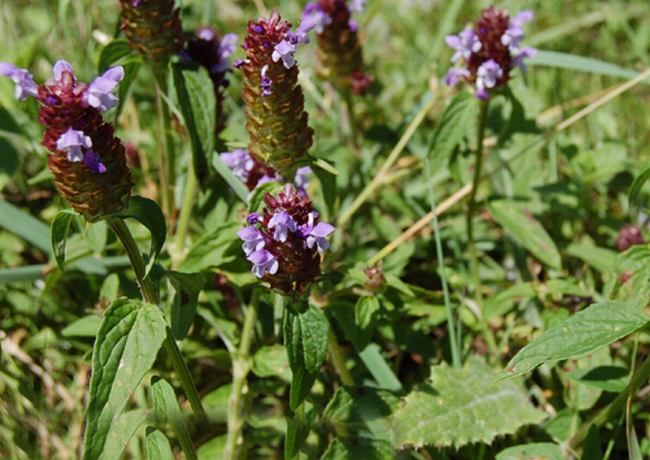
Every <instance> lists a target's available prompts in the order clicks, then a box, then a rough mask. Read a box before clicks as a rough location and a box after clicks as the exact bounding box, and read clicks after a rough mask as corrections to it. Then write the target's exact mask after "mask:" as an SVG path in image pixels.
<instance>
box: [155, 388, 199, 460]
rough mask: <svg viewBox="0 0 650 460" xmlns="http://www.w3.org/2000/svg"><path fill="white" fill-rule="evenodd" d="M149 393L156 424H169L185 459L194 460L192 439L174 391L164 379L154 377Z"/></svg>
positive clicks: (194, 453)
mask: <svg viewBox="0 0 650 460" xmlns="http://www.w3.org/2000/svg"><path fill="white" fill-rule="evenodd" d="M151 392H152V394H153V398H152V399H153V412H154V417H155V418H156V420H157V421H158V424H160V425H164V424H165V423H169V424H170V425H171V426H172V429H173V430H174V433H175V434H176V438H177V439H178V442H179V443H180V445H181V447H182V448H183V452H185V456H186V457H187V459H188V460H196V452H195V451H194V446H193V445H192V438H191V437H190V432H189V430H188V429H187V426H186V425H185V420H184V419H183V414H182V413H181V409H180V407H179V406H178V400H177V399H176V393H174V389H173V388H172V386H171V385H170V384H169V383H167V381H166V380H165V379H163V378H161V377H157V376H154V377H153V378H152V379H151Z"/></svg>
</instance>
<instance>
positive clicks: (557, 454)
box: [496, 442, 566, 460]
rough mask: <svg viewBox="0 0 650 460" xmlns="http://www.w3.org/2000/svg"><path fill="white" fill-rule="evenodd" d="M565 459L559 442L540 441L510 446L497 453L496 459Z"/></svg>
mask: <svg viewBox="0 0 650 460" xmlns="http://www.w3.org/2000/svg"><path fill="white" fill-rule="evenodd" d="M532 459H536V460H565V459H566V457H565V455H564V454H563V453H562V449H560V446H558V445H557V444H553V443H550V442H538V443H532V444H523V445H521V446H514V447H508V448H507V449H505V450H502V451H501V452H499V453H498V454H497V457H496V460H532Z"/></svg>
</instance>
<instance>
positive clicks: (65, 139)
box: [56, 128, 93, 163]
mask: <svg viewBox="0 0 650 460" xmlns="http://www.w3.org/2000/svg"><path fill="white" fill-rule="evenodd" d="M92 146H93V141H92V139H90V137H88V136H86V135H85V134H84V132H83V131H78V130H76V129H72V128H68V130H67V131H66V132H64V133H63V134H61V136H60V137H59V138H58V139H57V141H56V148H57V149H59V150H63V151H67V152H68V161H71V162H73V163H78V162H81V161H84V154H83V152H82V151H81V149H82V148H85V149H89V148H90V147H92Z"/></svg>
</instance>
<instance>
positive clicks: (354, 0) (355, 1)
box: [348, 0, 366, 13]
mask: <svg viewBox="0 0 650 460" xmlns="http://www.w3.org/2000/svg"><path fill="white" fill-rule="evenodd" d="M365 7H366V0H350V3H348V9H349V10H350V11H355V12H358V13H360V12H362V11H363V10H364V8H365Z"/></svg>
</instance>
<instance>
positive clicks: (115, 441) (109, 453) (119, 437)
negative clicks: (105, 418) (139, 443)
mask: <svg viewBox="0 0 650 460" xmlns="http://www.w3.org/2000/svg"><path fill="white" fill-rule="evenodd" d="M147 414H148V411H147V410H144V409H136V410H132V411H129V412H125V413H123V414H121V415H120V416H119V417H117V418H116V420H115V422H114V423H113V425H112V426H111V429H110V431H109V433H108V436H107V437H106V444H105V445H104V449H103V450H102V452H101V455H100V456H99V460H121V458H122V455H123V454H124V448H125V447H126V445H127V444H128V443H129V441H130V440H131V438H132V437H133V436H134V435H135V433H136V432H137V431H138V429H139V428H140V426H142V424H143V423H144V422H145V421H146V420H147ZM93 458H97V457H93Z"/></svg>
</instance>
